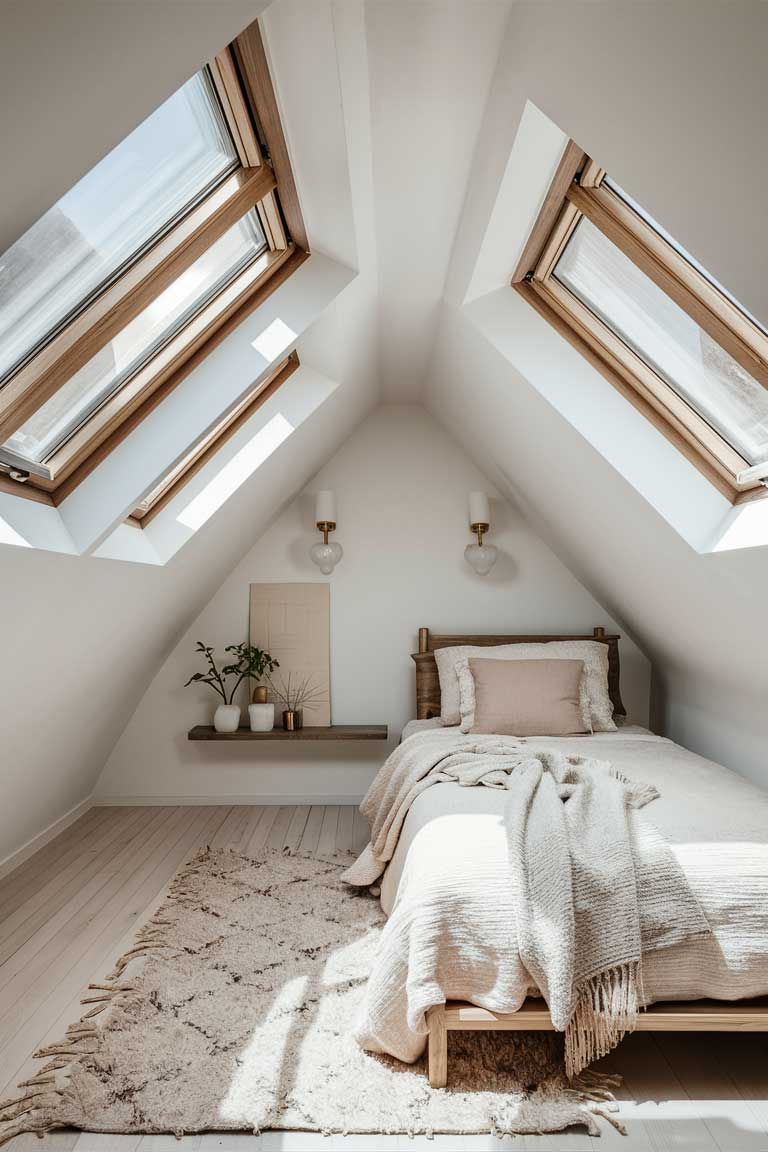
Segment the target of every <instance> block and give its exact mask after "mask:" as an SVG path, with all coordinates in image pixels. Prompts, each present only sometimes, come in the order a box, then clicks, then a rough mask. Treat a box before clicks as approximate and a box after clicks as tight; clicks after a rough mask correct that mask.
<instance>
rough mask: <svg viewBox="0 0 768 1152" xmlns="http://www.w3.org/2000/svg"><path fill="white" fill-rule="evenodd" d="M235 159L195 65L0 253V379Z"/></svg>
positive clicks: (206, 82)
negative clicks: (181, 82)
mask: <svg viewBox="0 0 768 1152" xmlns="http://www.w3.org/2000/svg"><path fill="white" fill-rule="evenodd" d="M236 166H237V154H236V152H235V149H234V145H233V144H232V141H231V139H230V136H229V133H228V131H227V128H226V124H225V122H224V119H223V116H222V113H221V110H220V108H219V105H218V102H217V100H216V97H215V95H214V93H213V90H212V88H211V86H210V81H209V80H208V76H207V73H206V72H205V71H203V72H199V73H197V75H195V76H193V77H192V79H191V80H188V81H187V83H186V84H185V85H184V86H183V87H182V88H180V89H179V90H178V92H175V93H174V94H173V96H171V97H170V99H168V100H166V101H165V103H164V104H162V105H161V106H160V107H159V108H158V109H157V111H156V112H153V114H152V115H151V116H150V117H149V118H148V119H147V120H145V121H144V123H143V124H140V125H139V127H138V128H136V129H135V131H133V132H132V133H131V134H130V136H128V137H126V139H125V140H123V142H122V143H121V144H118V146H117V147H116V148H115V149H113V151H112V152H110V153H109V154H108V155H107V156H105V157H104V159H103V160H102V161H101V162H100V163H99V164H97V165H96V167H95V168H93V169H92V170H91V171H90V172H89V173H88V174H87V175H86V176H84V177H83V178H82V180H80V181H79V183H77V184H76V185H75V186H74V188H72V190H71V191H70V192H68V193H67V194H66V196H63V197H62V198H61V200H59V201H58V203H57V204H54V206H53V207H52V208H51V209H50V210H49V211H48V212H46V214H45V215H44V216H43V217H41V219H40V220H38V221H37V223H36V224H34V225H33V226H32V227H31V228H30V229H29V231H28V232H25V234H24V235H23V236H22V237H21V239H19V240H17V241H16V243H15V244H14V245H13V247H11V248H9V249H8V251H7V252H5V253H4V254H3V255H2V256H0V379H2V378H3V377H4V376H6V375H7V374H8V373H9V372H10V371H11V370H12V369H13V368H14V367H16V366H17V365H18V364H19V363H21V362H22V361H23V360H24V359H26V358H27V356H28V355H29V354H30V353H31V352H32V351H33V350H34V349H35V348H36V346H37V345H39V344H40V343H42V342H43V341H45V340H46V339H47V338H48V337H49V336H50V335H51V334H52V333H53V332H54V331H55V330H56V329H57V328H58V326H59V325H60V324H61V323H62V322H63V321H64V320H65V319H66V318H68V317H69V316H70V315H72V314H73V313H74V312H76V311H77V310H78V309H80V308H81V307H82V306H83V304H84V303H85V302H86V301H87V300H88V299H89V298H90V297H91V296H92V295H93V294H94V292H95V291H97V290H98V289H99V288H101V287H102V286H103V285H104V284H105V283H107V282H108V281H109V280H110V279H111V278H112V277H113V276H114V275H115V273H116V272H117V271H118V270H119V269H120V268H122V267H123V266H124V265H125V264H126V263H127V262H129V261H130V260H132V259H133V258H135V256H136V255H137V254H138V253H139V252H140V251H141V250H142V249H143V248H144V247H145V246H146V245H147V244H148V243H149V242H150V241H151V240H152V239H154V238H155V237H156V236H157V235H158V234H159V233H161V232H162V231H164V230H165V229H166V228H167V227H168V225H169V224H170V223H171V222H172V221H174V220H175V218H176V217H177V216H178V215H179V214H181V213H183V212H184V211H185V210H186V209H187V208H188V207H189V206H190V205H191V204H192V203H193V202H194V201H195V200H196V199H197V198H198V197H199V196H200V195H201V194H202V193H203V192H204V191H206V190H207V189H208V188H209V187H210V186H211V185H212V184H214V183H216V182H217V181H219V180H220V179H222V178H223V177H224V175H225V174H226V173H228V172H229V171H231V170H232V169H233V168H235V167H236Z"/></svg>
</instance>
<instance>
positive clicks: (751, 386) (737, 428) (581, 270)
mask: <svg viewBox="0 0 768 1152" xmlns="http://www.w3.org/2000/svg"><path fill="white" fill-rule="evenodd" d="M553 275H554V276H555V278H556V279H557V280H558V281H559V282H560V283H561V284H563V285H564V286H565V287H566V288H568V289H569V290H570V291H571V292H572V293H573V294H574V296H576V297H578V299H579V300H581V302H582V303H583V304H584V305H586V307H587V308H589V310H590V311H591V312H592V313H593V314H594V315H595V316H596V317H598V318H599V319H600V320H602V322H603V323H604V324H606V325H607V326H608V327H609V328H610V329H611V331H612V332H615V333H616V335H617V336H618V337H619V338H620V339H621V340H623V342H624V343H625V344H627V345H628V346H629V347H630V348H631V349H632V350H633V351H634V352H636V353H637V355H638V356H640V357H641V358H642V360H643V361H644V362H645V363H646V364H647V365H648V367H650V368H652V369H653V370H654V371H655V372H657V373H658V374H659V376H661V377H662V378H663V379H664V380H665V381H666V382H667V384H669V386H670V387H671V388H673V389H674V391H675V392H676V394H677V395H678V396H679V397H680V398H681V399H682V400H684V401H685V402H686V403H687V404H689V405H690V407H691V408H693V409H694V410H695V411H696V412H698V413H699V415H700V416H702V417H703V418H704V419H705V420H706V421H707V423H708V424H709V425H710V427H712V428H713V429H715V430H716V431H717V432H718V433H719V434H720V435H721V436H722V437H723V439H724V440H726V441H727V442H728V443H729V444H730V445H731V447H732V448H734V449H735V450H736V451H737V452H738V453H740V454H741V455H742V456H743V457H744V459H745V461H746V462H747V463H748V464H750V465H753V464H764V463H765V462H766V461H768V390H766V389H765V388H764V387H763V386H762V384H760V383H758V381H757V380H755V379H754V377H753V376H751V375H750V374H749V372H747V371H746V369H744V368H742V367H741V365H740V364H738V363H737V362H736V360H734V358H733V357H732V356H730V355H729V354H728V352H726V350H725V349H724V348H722V347H721V346H720V345H719V344H718V343H717V341H716V340H713V339H712V337H711V336H710V335H709V334H708V333H707V332H706V331H705V330H704V329H703V328H701V327H700V326H699V325H698V324H697V323H696V321H695V320H693V319H692V318H691V317H690V316H689V315H688V313H687V312H685V311H684V310H683V309H682V308H681V307H679V305H678V304H676V303H675V301H674V300H673V299H672V298H671V297H670V296H668V295H667V294H666V293H665V292H664V291H662V289H661V288H659V287H658V285H657V284H654V282H653V281H652V280H651V279H650V277H649V276H646V274H645V273H644V272H643V271H641V269H640V268H638V267H637V265H636V264H633V262H632V261H631V260H630V259H629V258H628V257H627V256H625V255H624V253H623V252H622V251H621V250H620V249H619V248H617V247H616V245H615V244H613V243H612V242H611V241H610V240H609V239H608V237H607V236H605V235H604V234H603V233H602V232H600V231H599V229H598V228H596V227H595V226H594V224H592V223H591V222H590V221H589V220H588V219H587V218H586V217H583V218H582V219H581V220H580V221H579V223H578V224H577V226H576V228H575V229H574V231H573V234H572V235H571V238H570V240H569V241H568V244H567V245H566V247H565V250H564V251H563V253H562V255H561V256H560V259H559V260H558V262H557V264H556V265H555V269H554V273H553Z"/></svg>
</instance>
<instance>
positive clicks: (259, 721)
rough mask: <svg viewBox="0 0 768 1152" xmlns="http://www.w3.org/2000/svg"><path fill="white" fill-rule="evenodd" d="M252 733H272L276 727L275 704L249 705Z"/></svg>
mask: <svg viewBox="0 0 768 1152" xmlns="http://www.w3.org/2000/svg"><path fill="white" fill-rule="evenodd" d="M248 715H249V716H250V718H251V732H271V731H272V729H273V728H274V726H275V706H274V704H249V705H248Z"/></svg>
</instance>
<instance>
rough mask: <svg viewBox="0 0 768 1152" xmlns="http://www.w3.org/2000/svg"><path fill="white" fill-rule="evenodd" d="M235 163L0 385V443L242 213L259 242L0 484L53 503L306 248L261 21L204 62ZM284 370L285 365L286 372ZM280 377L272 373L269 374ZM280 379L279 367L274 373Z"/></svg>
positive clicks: (4, 473) (1, 472)
mask: <svg viewBox="0 0 768 1152" xmlns="http://www.w3.org/2000/svg"><path fill="white" fill-rule="evenodd" d="M208 71H209V75H210V79H211V81H212V83H213V87H214V89H215V91H216V95H217V97H218V100H219V103H220V105H221V109H222V112H223V114H224V117H225V120H226V122H227V126H228V128H229V132H230V135H231V137H232V141H233V143H234V145H235V149H236V151H237V154H238V158H239V161H240V167H239V168H237V169H236V170H235V171H234V172H233V173H232V174H231V175H229V176H228V177H227V178H226V179H225V180H224V181H223V182H222V183H220V184H218V185H217V186H216V187H215V188H214V189H213V190H211V191H210V192H208V194H207V195H206V196H204V197H203V199H202V200H201V201H200V202H199V203H197V204H196V205H194V206H193V207H192V208H191V209H190V210H189V211H188V212H187V213H186V214H185V215H184V216H183V217H182V218H181V219H180V220H178V221H177V222H176V223H175V224H174V225H173V227H171V228H170V229H169V230H168V231H167V232H166V233H165V234H164V235H163V236H162V237H161V238H160V239H158V240H157V241H156V242H155V243H154V244H152V245H151V246H150V247H149V248H148V249H147V250H146V251H145V252H143V253H142V254H141V255H140V256H139V257H138V258H137V259H135V260H134V261H133V262H131V263H130V264H129V265H128V267H126V269H125V270H124V271H123V272H122V273H121V274H120V275H119V276H117V277H116V278H115V279H114V280H113V281H112V282H111V283H109V284H108V285H107V286H105V287H104V289H103V290H102V291H100V292H99V293H98V294H97V295H96V296H95V297H94V298H93V299H92V300H91V301H90V302H89V303H88V304H87V305H86V306H85V307H84V308H83V309H82V310H81V311H80V312H79V313H78V314H77V315H76V316H75V317H74V318H73V319H72V320H71V321H70V322H69V323H67V324H65V325H64V326H63V327H62V328H61V330H60V331H58V332H57V333H56V334H55V335H54V336H53V337H52V338H51V339H50V340H48V341H47V342H46V343H45V344H44V345H43V346H42V347H40V348H39V349H38V350H37V351H36V352H35V353H34V355H33V356H32V357H31V358H30V359H29V360H27V361H26V362H25V363H24V364H23V365H22V366H21V367H20V368H19V369H18V370H17V371H16V372H15V373H14V374H13V376H11V377H10V378H9V379H8V380H7V381H6V383H5V384H4V385H3V386H2V388H0V444H3V443H4V442H5V441H6V440H7V439H8V438H9V437H10V436H11V435H12V434H13V433H14V432H15V431H16V430H17V429H18V428H20V427H21V426H22V425H23V424H24V423H25V421H27V420H28V419H29V418H30V416H32V415H33V414H34V413H35V412H36V411H37V410H38V409H39V408H41V407H42V405H43V404H45V402H46V401H47V400H49V399H50V398H51V397H52V396H53V395H55V393H56V392H57V390H58V389H59V388H61V387H62V386H63V385H64V384H66V382H67V381H68V380H69V379H70V378H71V377H72V376H73V375H74V373H75V372H77V371H78V370H79V369H80V368H82V367H83V365H85V364H86V363H87V362H88V361H89V360H90V359H91V358H92V357H93V356H94V355H95V354H96V353H97V352H99V351H100V350H101V349H102V348H104V347H106V346H107V345H108V344H109V343H110V341H111V340H112V339H113V338H114V337H115V336H116V335H117V334H118V333H119V332H120V331H121V330H122V329H123V328H124V327H125V325H126V324H128V323H129V322H130V321H131V320H132V319H133V318H134V317H136V316H137V315H139V313H140V312H141V311H142V310H143V309H144V308H146V307H147V305H148V304H150V303H151V302H152V301H153V300H154V299H156V298H157V297H158V296H159V295H160V293H161V292H162V291H163V290H164V289H166V288H168V287H169V285H171V284H172V283H173V282H174V281H175V280H176V279H177V278H178V277H179V276H180V275H181V274H182V273H183V272H184V271H186V269H188V268H189V267H190V266H191V265H192V264H193V263H194V261H195V260H197V259H198V258H199V257H200V256H201V255H203V254H204V253H205V252H206V251H208V249H210V248H211V246H212V245H213V244H214V243H215V242H216V241H217V240H218V239H219V238H220V237H221V236H223V235H224V233H225V232H226V231H227V230H228V229H229V228H230V227H232V226H233V225H234V224H236V223H237V221H238V220H240V219H242V218H243V217H244V216H245V215H246V214H247V213H248V212H249V211H251V210H255V211H256V212H257V213H258V217H259V222H260V224H261V228H262V231H263V233H264V237H265V239H266V242H267V249H266V251H264V252H263V253H262V254H261V255H259V256H258V257H257V258H256V259H255V260H253V261H252V262H251V263H250V264H249V265H247V266H246V267H245V268H244V269H243V270H241V271H240V272H239V273H238V274H237V275H236V276H235V277H234V279H232V280H231V281H230V282H229V283H227V284H226V286H225V287H224V288H222V289H221V290H220V291H219V292H217V294H216V295H215V296H213V297H212V298H211V299H209V300H208V301H207V302H206V303H205V304H204V305H203V306H202V307H201V308H200V309H199V310H198V311H197V312H196V313H195V315H194V316H192V317H191V318H190V319H189V320H188V322H187V323H186V324H184V325H183V327H182V328H180V329H179V330H177V331H175V332H174V333H173V334H172V335H171V336H170V338H169V339H168V340H167V341H166V342H165V343H164V344H162V345H161V346H160V347H159V348H158V349H157V350H156V351H155V352H154V353H153V354H152V355H151V356H150V357H149V358H148V359H147V360H146V361H145V362H144V363H143V364H142V365H141V366H140V367H139V368H138V369H137V370H136V371H135V372H134V373H133V374H132V375H131V376H130V377H129V378H128V379H127V380H125V381H124V382H123V383H122V384H121V385H120V387H119V388H118V389H117V390H116V391H115V392H113V393H112V395H110V396H109V397H108V398H107V399H106V400H105V401H104V402H103V403H102V404H101V405H100V406H99V407H98V408H97V409H96V410H95V411H94V412H93V413H91V414H90V415H89V416H88V417H87V419H85V420H84V422H83V423H82V425H81V426H80V427H79V428H78V429H77V430H76V431H75V432H73V434H72V435H71V436H70V437H69V438H68V439H67V441H66V442H65V443H64V444H63V445H62V446H61V447H60V448H58V449H57V450H56V451H55V452H54V453H53V454H52V455H51V456H50V457H49V458H48V459H46V461H45V466H44V469H43V470H44V471H46V472H47V475H37V474H35V473H34V472H33V471H32V470H31V468H30V470H29V472H30V474H29V476H28V478H24V477H23V472H24V471H26V469H24V465H23V463H20V464H19V471H20V472H21V473H22V479H21V481H20V480H16V479H12V478H11V477H10V474H9V469H8V465H7V464H0V490H1V491H6V492H12V493H13V494H14V495H21V496H27V497H29V498H31V499H34V500H38V501H42V502H44V503H49V504H53V505H57V504H59V503H61V501H62V500H63V499H65V497H66V496H68V495H69V494H70V493H71V492H72V491H73V490H74V489H75V488H76V487H77V485H78V484H79V483H81V481H82V480H84V479H85V477H86V476H88V475H89V474H90V472H91V471H92V470H93V469H94V468H95V467H96V465H97V464H98V463H99V462H100V461H101V460H103V459H104V457H105V456H106V455H107V453H108V452H110V451H111V450H112V449H113V448H114V447H115V446H116V445H117V444H118V443H120V441H121V440H123V439H124V437H125V436H126V435H127V434H128V433H129V432H130V431H131V430H132V429H133V428H135V427H136V425H137V424H138V423H139V422H140V421H141V420H142V419H143V418H144V417H145V416H146V415H147V414H148V413H149V412H150V411H152V409H153V408H155V407H156V406H157V404H158V403H159V402H160V400H162V399H163V398H164V397H165V396H167V395H168V393H169V392H170V391H171V390H172V389H173V388H175V387H176V385H177V384H179V383H180V382H181V381H182V380H183V379H184V377H185V376H186V375H188V373H189V372H191V371H192V369H193V368H194V367H196V366H197V365H198V364H199V363H200V362H201V361H202V360H203V359H204V358H205V356H206V355H207V354H208V352H209V351H210V350H211V349H212V348H213V347H215V346H216V345H217V344H218V343H219V342H220V341H221V340H222V339H223V338H224V337H225V336H226V335H227V334H228V333H229V332H230V331H232V330H233V329H234V328H235V327H236V326H237V325H238V324H240V323H241V322H242V320H243V319H245V317H246V316H248V315H249V313H250V312H252V311H253V310H254V309H255V308H257V307H258V306H259V305H260V304H261V303H263V301H264V300H265V299H266V298H267V297H268V296H269V295H270V294H271V293H272V292H273V291H274V290H275V289H276V288H277V287H279V285H280V284H282V283H283V282H284V281H285V280H286V279H287V278H288V277H289V276H290V275H291V274H292V273H293V272H294V271H295V270H296V268H298V267H299V265H300V264H301V263H302V262H303V261H304V260H305V259H306V258H307V256H308V254H309V251H308V244H307V234H306V229H305V227H304V222H303V219H302V215H301V209H300V206H299V200H298V195H297V192H296V186H295V182H294V179H293V173H292V171H291V165H290V161H289V157H288V150H287V147H286V143H285V138H284V135H283V131H282V126H281V124H280V117H279V113H278V109H277V102H276V100H275V94H274V89H273V87H272V82H271V79H270V75H269V68H268V65H267V60H266V56H265V53H264V46H263V43H262V39H261V33H260V29H259V25H258V22H254V23H253V24H251V25H250V26H249V27H248V28H247V29H245V31H244V32H242V33H241V34H240V35H239V36H238V37H237V38H236V39H235V40H234V41H233V42H232V43H231V44H230V45H229V46H228V47H227V48H225V49H224V50H223V51H222V52H220V53H218V54H217V56H216V57H215V58H214V59H213V60H211V61H210V62H209V64H208ZM289 374H290V373H289ZM275 375H279V371H278V372H277V373H276V374H275ZM282 379H285V376H283V377H281V381H282Z"/></svg>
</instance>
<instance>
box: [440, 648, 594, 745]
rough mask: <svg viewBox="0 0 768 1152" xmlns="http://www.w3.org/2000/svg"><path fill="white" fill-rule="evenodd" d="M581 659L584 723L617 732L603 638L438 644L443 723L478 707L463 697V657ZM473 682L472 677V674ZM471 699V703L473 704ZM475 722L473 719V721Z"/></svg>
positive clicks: (452, 720) (456, 720) (451, 722)
mask: <svg viewBox="0 0 768 1152" xmlns="http://www.w3.org/2000/svg"><path fill="white" fill-rule="evenodd" d="M469 657H477V658H478V659H482V660H581V661H583V663H584V678H583V680H582V682H581V706H582V715H583V718H584V724H585V727H586V729H587V731H589V729H590V728H591V729H592V731H593V732H615V731H616V725H615V723H614V721H613V704H612V703H611V697H610V693H609V692H608V645H607V644H601V643H600V641H599V640H549V641H546V642H544V643H542V642H540V643H530V644H497V645H482V646H481V645H478V644H475V645H466V644H465V645H457V646H456V647H452V648H438V649H437V650H436V652H435V662H436V664H437V673H438V676H439V677H440V719H441V721H442V723H443V724H461V723H462V713H467V714H471V713H472V712H473V711H474V697H473V694H472V693H471V692H470V696H471V701H470V700H467V701H466V702H465V701H462V700H461V699H460V697H459V678H458V673H457V665H458V663H459V662H460V661H461V660H466V659H469ZM470 684H471V678H470ZM470 703H471V707H470ZM470 726H471V721H470Z"/></svg>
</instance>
